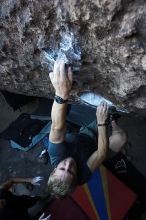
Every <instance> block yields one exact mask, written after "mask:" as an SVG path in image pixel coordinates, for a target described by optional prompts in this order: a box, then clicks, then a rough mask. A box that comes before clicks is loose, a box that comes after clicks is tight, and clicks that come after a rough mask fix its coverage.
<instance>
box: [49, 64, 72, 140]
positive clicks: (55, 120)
mask: <svg viewBox="0 0 146 220" xmlns="http://www.w3.org/2000/svg"><path fill="white" fill-rule="evenodd" d="M50 79H51V82H52V84H53V86H54V89H55V94H56V95H57V96H59V97H61V98H62V99H64V100H67V99H68V97H69V92H70V90H71V87H72V72H71V69H70V68H69V69H68V71H67V72H66V71H65V64H64V62H63V61H60V60H59V61H56V62H55V65H54V71H53V72H52V73H50ZM66 113H67V103H63V104H58V103H57V102H56V101H54V103H53V106H52V112H51V117H52V125H51V131H50V135H49V140H50V141H51V142H53V143H60V142H62V141H63V140H64V136H65V131H66V123H65V121H66Z"/></svg>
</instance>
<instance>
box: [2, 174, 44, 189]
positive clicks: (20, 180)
mask: <svg viewBox="0 0 146 220" xmlns="http://www.w3.org/2000/svg"><path fill="white" fill-rule="evenodd" d="M42 180H43V178H42V177H40V176H37V177H34V178H12V179H10V180H8V181H6V182H5V183H3V184H2V185H1V186H0V188H1V189H7V190H9V189H10V188H11V187H12V185H13V184H17V183H30V184H32V185H40V181H42Z"/></svg>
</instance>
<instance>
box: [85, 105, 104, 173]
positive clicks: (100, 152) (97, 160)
mask: <svg viewBox="0 0 146 220" xmlns="http://www.w3.org/2000/svg"><path fill="white" fill-rule="evenodd" d="M107 114H108V106H107V104H106V103H105V102H103V103H101V104H100V106H99V107H98V108H97V112H96V116H97V122H98V124H105V122H106V119H107ZM107 148H108V140H107V129H106V126H105V125H104V126H98V149H97V150H96V151H95V152H94V153H93V154H92V155H91V156H90V157H89V159H88V161H87V165H88V167H89V168H90V170H91V172H94V171H95V170H96V168H97V167H98V166H99V165H100V164H101V163H102V162H103V161H104V159H105V157H106V153H107Z"/></svg>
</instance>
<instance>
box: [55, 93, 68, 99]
mask: <svg viewBox="0 0 146 220" xmlns="http://www.w3.org/2000/svg"><path fill="white" fill-rule="evenodd" d="M55 95H56V96H59V97H60V98H62V99H63V100H68V98H69V94H59V93H57V92H56V93H55Z"/></svg>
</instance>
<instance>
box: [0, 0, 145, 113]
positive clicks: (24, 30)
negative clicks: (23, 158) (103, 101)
mask: <svg viewBox="0 0 146 220" xmlns="http://www.w3.org/2000/svg"><path fill="white" fill-rule="evenodd" d="M62 28H64V29H66V30H70V31H72V32H73V33H74V35H75V36H76V38H77V39H78V41H79V43H80V46H81V53H82V68H81V72H80V73H78V74H75V75H74V85H73V90H72V93H71V98H72V100H76V101H77V100H78V99H79V93H80V92H81V91H84V90H85V91H87V90H88V91H92V92H95V93H100V94H101V95H104V96H105V97H107V98H109V99H110V100H112V101H113V102H114V103H116V104H118V105H120V106H123V107H126V108H127V109H129V110H130V111H133V112H135V113H138V114H141V115H143V116H146V2H145V0H41V1H40V0H1V4H0V89H5V90H8V91H11V92H15V93H21V94H26V95H33V96H44V97H52V94H53V88H52V86H51V84H50V80H49V77H48V72H49V70H48V66H47V65H46V64H45V63H43V61H42V53H43V51H46V50H47V49H48V48H50V47H52V46H53V47H57V46H58V44H59V42H60V30H62ZM48 93H49V95H48Z"/></svg>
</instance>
